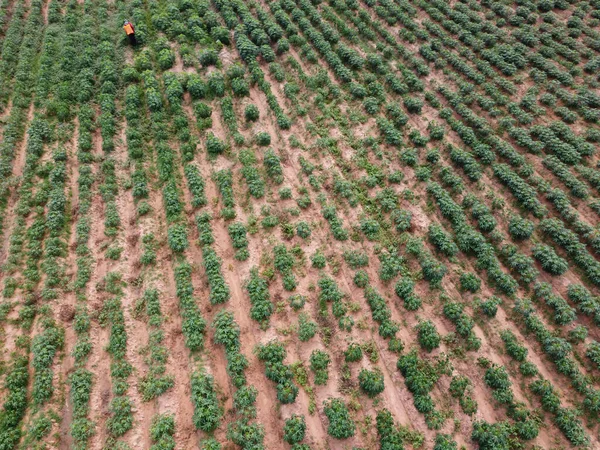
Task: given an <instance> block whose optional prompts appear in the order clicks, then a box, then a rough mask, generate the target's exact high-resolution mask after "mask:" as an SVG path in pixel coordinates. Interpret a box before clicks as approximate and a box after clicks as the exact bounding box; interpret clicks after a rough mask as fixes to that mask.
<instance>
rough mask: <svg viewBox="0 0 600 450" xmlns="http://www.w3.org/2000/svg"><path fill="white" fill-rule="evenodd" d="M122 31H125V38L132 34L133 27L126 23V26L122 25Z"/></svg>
mask: <svg viewBox="0 0 600 450" xmlns="http://www.w3.org/2000/svg"><path fill="white" fill-rule="evenodd" d="M123 29H124V30H125V33H127V36H129V35H130V34H133V33H134V31H133V27H132V26H131V24H130V23H128V24H127V25H123Z"/></svg>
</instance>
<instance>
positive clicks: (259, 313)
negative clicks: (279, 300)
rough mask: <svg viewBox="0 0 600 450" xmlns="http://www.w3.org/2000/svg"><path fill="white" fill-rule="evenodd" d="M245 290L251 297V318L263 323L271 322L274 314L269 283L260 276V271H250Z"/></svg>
mask: <svg viewBox="0 0 600 450" xmlns="http://www.w3.org/2000/svg"><path fill="white" fill-rule="evenodd" d="M245 288H246V290H247V291H248V296H249V297H250V304H251V305H252V306H251V307H250V317H251V318H252V319H253V320H256V321H258V322H262V321H265V320H267V321H268V320H269V318H270V317H271V314H273V309H274V307H273V303H271V296H270V293H269V283H268V282H267V280H265V279H264V278H262V277H261V276H260V275H259V274H258V269H257V268H256V267H255V268H252V270H250V278H249V279H248V281H246V284H245Z"/></svg>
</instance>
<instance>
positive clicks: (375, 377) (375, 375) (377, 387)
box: [358, 369, 384, 397]
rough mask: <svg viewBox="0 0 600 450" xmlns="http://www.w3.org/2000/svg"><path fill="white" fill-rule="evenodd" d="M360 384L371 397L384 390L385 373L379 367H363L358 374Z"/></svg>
mask: <svg viewBox="0 0 600 450" xmlns="http://www.w3.org/2000/svg"><path fill="white" fill-rule="evenodd" d="M358 384H359V386H360V388H361V389H362V390H363V391H364V392H365V393H366V394H367V395H368V396H369V397H375V396H376V395H378V394H380V393H381V392H383V389H384V382H383V373H382V372H381V370H379V369H374V370H367V369H362V370H361V371H360V373H359V374H358Z"/></svg>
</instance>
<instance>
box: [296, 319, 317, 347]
mask: <svg viewBox="0 0 600 450" xmlns="http://www.w3.org/2000/svg"><path fill="white" fill-rule="evenodd" d="M317 329H318V327H317V324H316V323H315V322H313V321H312V320H310V317H309V316H308V314H305V313H302V314H300V315H299V316H298V339H300V341H302V342H306V341H309V340H310V339H312V338H313V337H314V336H315V334H316V333H317Z"/></svg>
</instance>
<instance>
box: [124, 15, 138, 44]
mask: <svg viewBox="0 0 600 450" xmlns="http://www.w3.org/2000/svg"><path fill="white" fill-rule="evenodd" d="M123 29H124V30H125V33H127V37H128V38H129V43H130V44H131V45H135V44H136V41H135V28H133V25H132V24H131V23H130V22H129V21H128V20H126V21H125V22H124V23H123Z"/></svg>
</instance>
